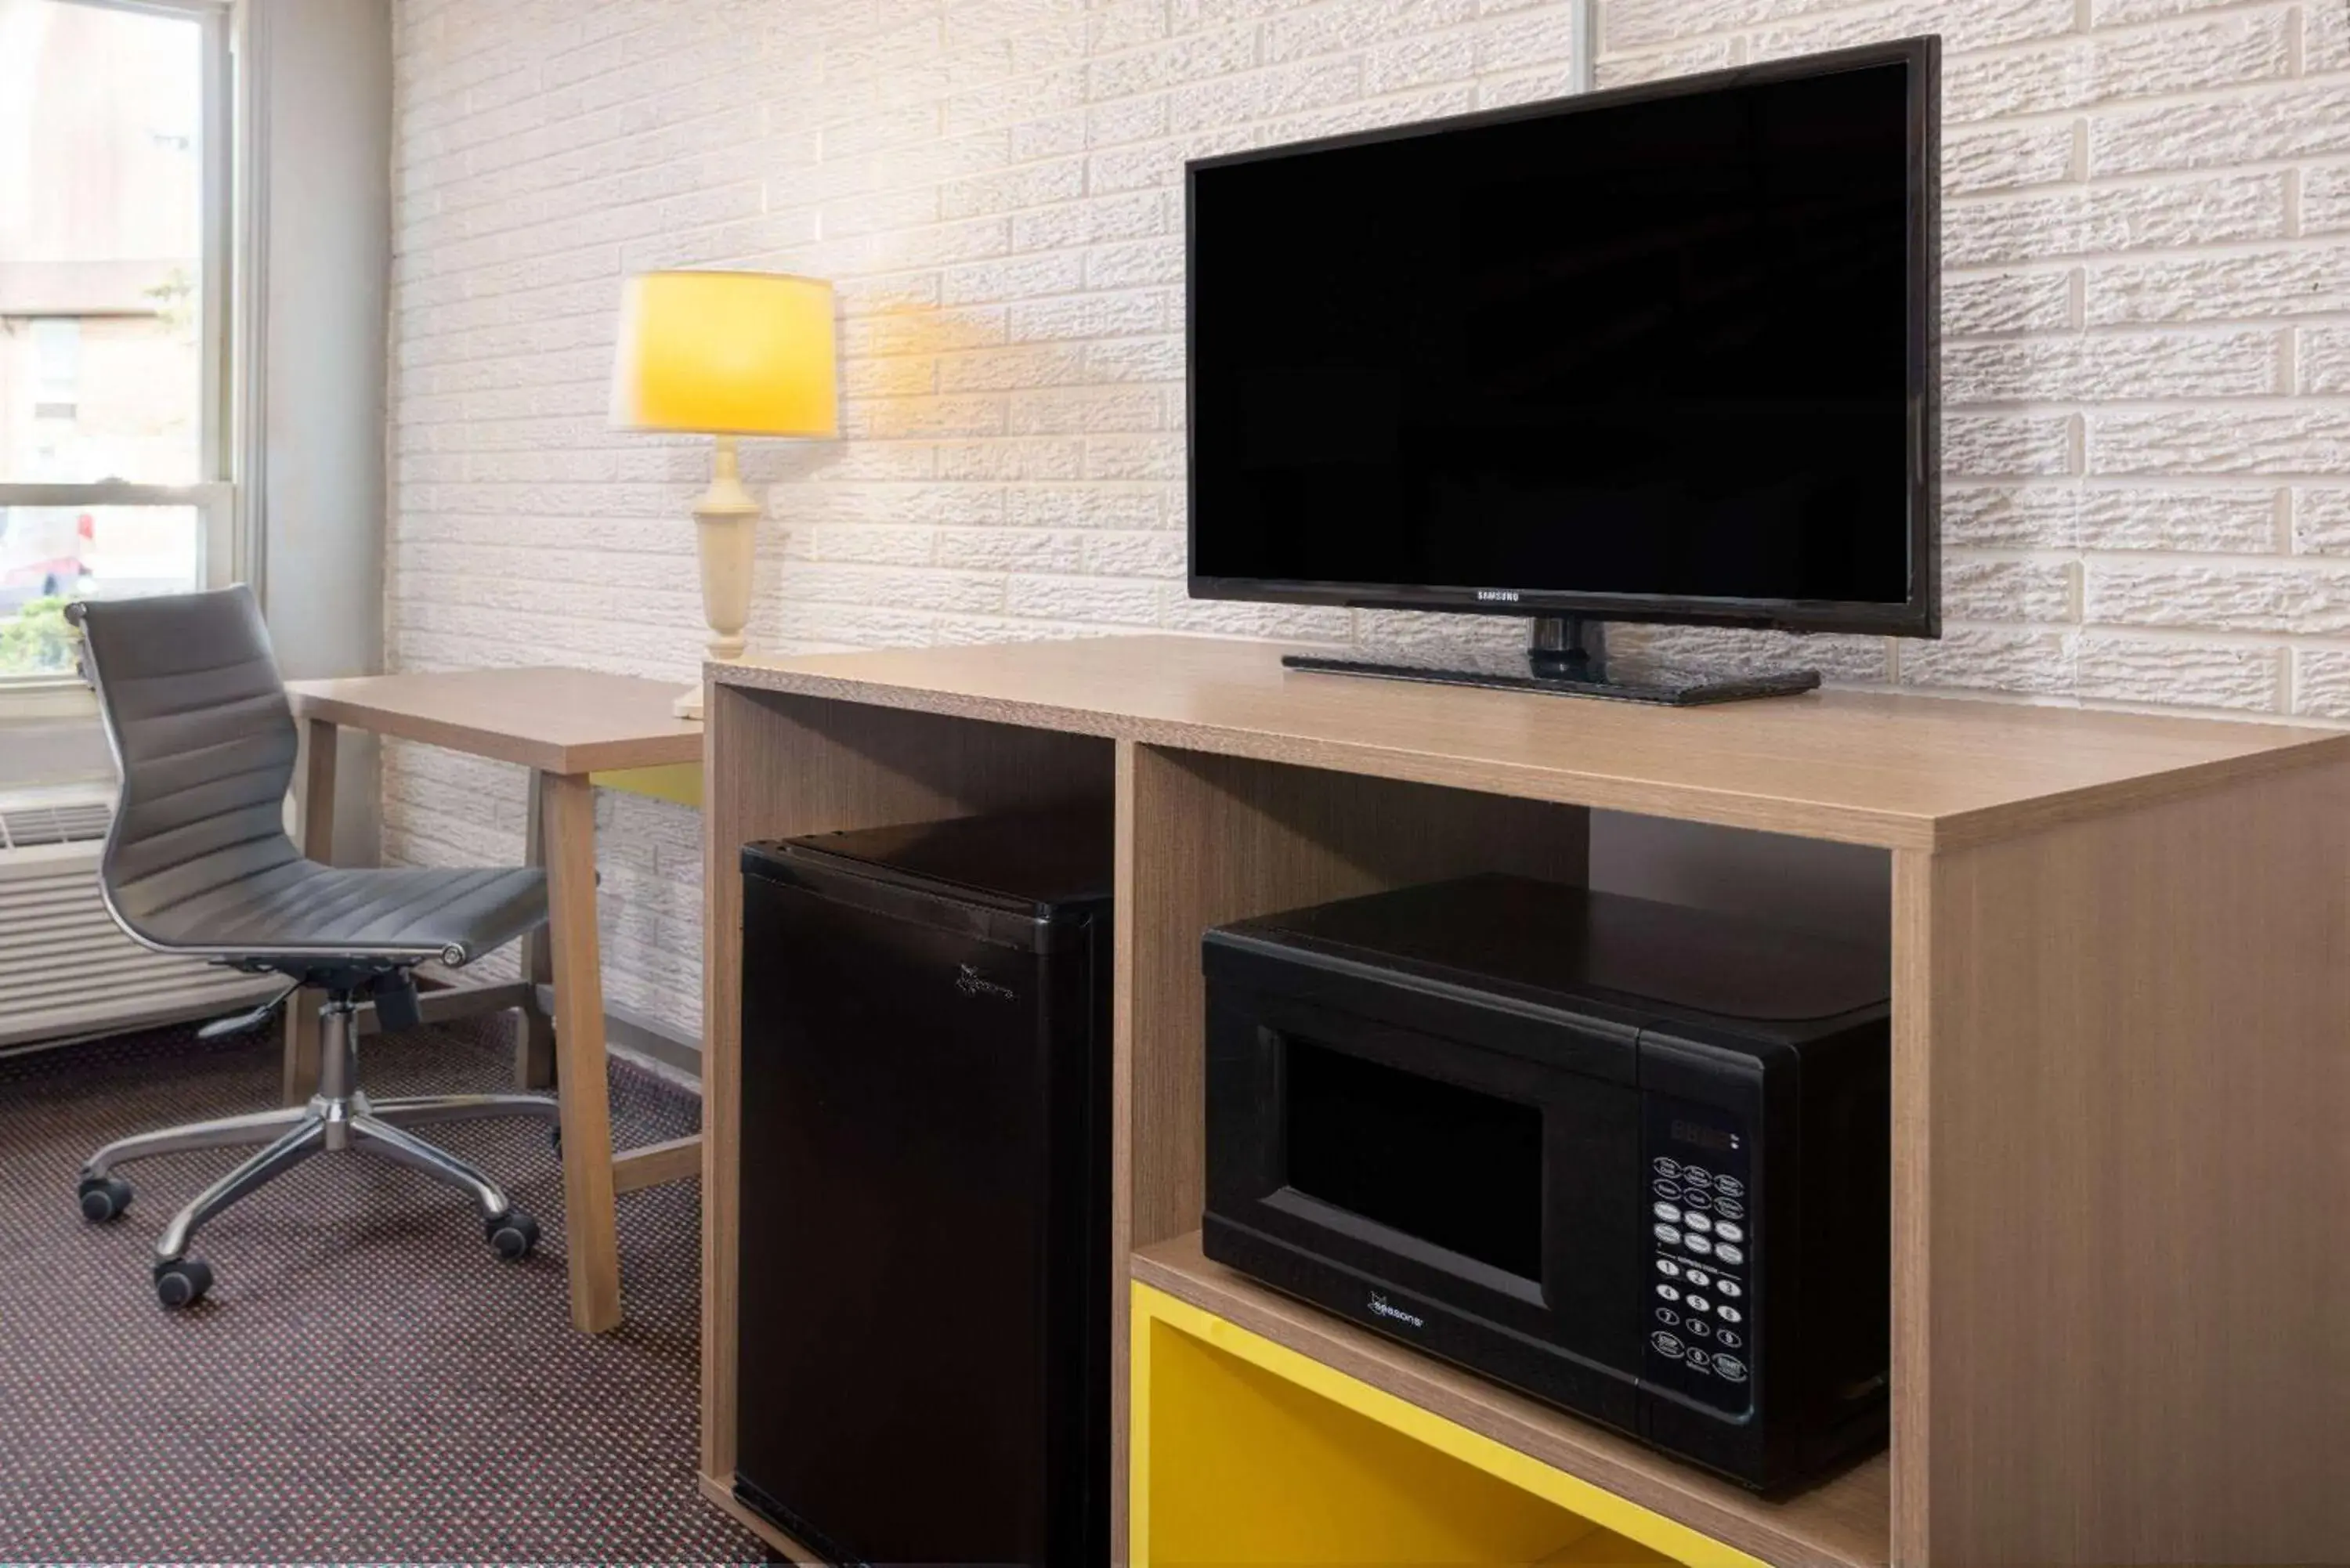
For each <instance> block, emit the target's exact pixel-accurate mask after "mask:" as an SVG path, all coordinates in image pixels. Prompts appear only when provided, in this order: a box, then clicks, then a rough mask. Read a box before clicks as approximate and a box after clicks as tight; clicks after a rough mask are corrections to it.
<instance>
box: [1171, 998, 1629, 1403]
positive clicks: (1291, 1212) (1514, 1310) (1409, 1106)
mask: <svg viewBox="0 0 2350 1568" xmlns="http://www.w3.org/2000/svg"><path fill="white" fill-rule="evenodd" d="M1250 1000H1251V1003H1252V1004H1251V1005H1249V1006H1247V1007H1245V1008H1240V1007H1235V1008H1231V1009H1227V1010H1220V1011H1221V1013H1222V1015H1221V1017H1220V1016H1219V1015H1218V1012H1211V1031H1210V1033H1211V1046H1210V1049H1211V1071H1210V1086H1211V1096H1210V1099H1211V1103H1210V1135H1209V1136H1210V1142H1211V1202H1210V1208H1211V1212H1212V1213H1213V1214H1215V1215H1217V1216H1220V1217H1222V1218H1223V1219H1226V1220H1234V1221H1238V1222H1240V1223H1243V1224H1245V1225H1247V1226H1249V1227H1250V1228H1251V1229H1253V1230H1255V1231H1260V1232H1262V1233H1263V1235H1264V1236H1265V1237H1266V1238H1267V1239H1268V1240H1270V1241H1278V1242H1281V1243H1284V1244H1286V1246H1287V1247H1288V1248H1291V1249H1295V1250H1297V1251H1301V1252H1303V1253H1305V1254H1310V1255H1311V1256H1313V1257H1315V1258H1317V1259H1321V1260H1325V1261H1326V1262H1331V1263H1336V1264H1339V1265H1341V1266H1343V1267H1345V1268H1346V1269H1347V1270H1348V1271H1349V1272H1352V1273H1353V1274H1355V1275H1356V1276H1357V1277H1358V1278H1359V1279H1360V1280H1361V1281H1362V1282H1364V1289H1365V1296H1364V1302H1363V1303H1361V1304H1362V1306H1363V1307H1364V1309H1365V1310H1367V1311H1369V1312H1371V1313H1373V1314H1379V1307H1378V1304H1376V1303H1372V1302H1371V1299H1370V1296H1369V1295H1368V1293H1367V1292H1368V1291H1369V1289H1370V1286H1371V1282H1377V1283H1378V1286H1379V1287H1381V1288H1382V1289H1388V1288H1392V1290H1393V1291H1395V1292H1400V1293H1402V1294H1403V1295H1408V1296H1409V1297H1412V1298H1417V1299H1419V1300H1422V1301H1427V1302H1440V1303H1444V1304H1445V1305H1446V1306H1447V1307H1449V1308H1451V1309H1453V1310H1454V1311H1456V1312H1459V1313H1462V1314H1469V1315H1471V1316H1473V1317H1474V1318H1475V1319H1477V1320H1478V1321H1481V1322H1483V1323H1486V1324H1492V1325H1493V1326H1495V1327H1498V1328H1501V1329H1503V1330H1506V1331H1507V1332H1509V1333H1511V1334H1514V1335H1519V1336H1523V1337H1524V1338H1526V1339H1528V1340H1530V1341H1533V1342H1537V1343H1540V1344H1542V1345H1549V1346H1555V1347H1556V1348H1557V1349H1558V1350H1559V1351H1560V1352H1563V1353H1565V1354H1566V1355H1571V1356H1572V1357H1574V1358H1575V1360H1576V1361H1578V1362H1583V1363H1586V1364H1590V1365H1591V1366H1593V1367H1594V1368H1595V1369H1605V1370H1606V1371H1607V1372H1610V1373H1613V1374H1615V1375H1617V1376H1620V1377H1621V1378H1623V1379H1624V1380H1625V1381H1626V1384H1627V1386H1629V1384H1630V1382H1631V1381H1632V1380H1634V1379H1637V1378H1638V1375H1639V1369H1640V1364H1641V1349H1642V1345H1643V1342H1644V1336H1643V1331H1644V1328H1645V1324H1644V1322H1643V1321H1642V1320H1641V1319H1640V1318H1639V1315H1638V1314H1639V1313H1640V1311H1641V1310H1642V1307H1643V1305H1644V1301H1643V1296H1644V1293H1645V1281H1644V1280H1643V1279H1641V1278H1640V1277H1639V1273H1638V1272H1639V1270H1640V1269H1641V1268H1642V1267H1644V1261H1643V1259H1642V1258H1641V1256H1640V1253H1639V1238H1640V1237H1641V1236H1642V1235H1643V1234H1645V1215H1646V1189H1645V1184H1644V1183H1643V1182H1642V1180H1641V1177H1640V1168H1639V1158H1640V1147H1639V1146H1640V1116H1639V1100H1638V1092H1637V1090H1636V1089H1635V1088H1634V1087H1633V1086H1632V1085H1630V1084H1628V1083H1615V1082H1610V1081H1607V1079H1605V1078H1602V1077H1598V1076H1594V1075H1585V1074H1579V1073H1575V1072H1571V1071H1567V1070H1565V1069H1563V1068H1561V1067H1560V1066H1559V1065H1557V1064H1556V1063H1555V1062H1554V1061H1546V1060H1539V1059H1534V1058H1531V1057H1528V1056H1525V1055H1521V1054H1514V1053H1512V1052H1509V1051H1505V1050H1496V1049H1492V1048H1490V1047H1487V1046H1484V1045H1480V1044H1475V1043H1473V1042H1472V1041H1471V1040H1469V1039H1464V1038H1459V1037H1443V1036H1436V1035H1430V1034H1422V1033H1416V1032H1413V1031H1409V1030H1401V1029H1396V1028H1393V1027H1390V1026H1387V1025H1382V1024H1378V1023H1372V1022H1369V1021H1367V1020H1364V1019H1361V1018H1358V1017H1355V1016H1352V1015H1350V1014H1347V1013H1345V1012H1338V1011H1336V1010H1334V1009H1321V1008H1305V1007H1299V1006H1297V1005H1295V1003H1290V1002H1284V1001H1282V1000H1277V999H1272V998H1265V997H1262V996H1259V997H1254V998H1252V999H1250ZM1601 1059H1603V1060H1604V1059H1605V1058H1604V1057H1602V1058H1601ZM1220 1085H1221V1092H1220ZM1396 1299H1397V1300H1400V1299H1401V1298H1400V1297H1397V1298H1396ZM1388 1305H1389V1306H1390V1308H1392V1309H1394V1310H1395V1311H1404V1310H1405V1309H1402V1308H1399V1307H1397V1306H1396V1304H1395V1301H1394V1300H1390V1301H1389V1302H1388ZM1379 1315H1382V1316H1384V1317H1386V1318H1387V1322H1386V1324H1383V1326H1387V1327H1388V1328H1389V1329H1390V1332H1398V1333H1399V1334H1408V1333H1409V1330H1410V1326H1411V1325H1410V1324H1409V1321H1407V1319H1403V1318H1397V1317H1395V1316H1393V1315H1391V1314H1379ZM1411 1315H1424V1314H1408V1316H1411Z"/></svg>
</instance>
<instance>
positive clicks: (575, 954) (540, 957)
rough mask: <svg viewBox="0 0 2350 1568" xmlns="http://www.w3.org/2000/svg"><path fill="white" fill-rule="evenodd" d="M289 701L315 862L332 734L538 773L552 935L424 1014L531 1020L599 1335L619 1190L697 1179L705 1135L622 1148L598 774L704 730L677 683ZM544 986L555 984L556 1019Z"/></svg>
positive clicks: (550, 677)
mask: <svg viewBox="0 0 2350 1568" xmlns="http://www.w3.org/2000/svg"><path fill="white" fill-rule="evenodd" d="M288 690H289V691H290V692H291V693H292V696H293V701H294V713H295V717H296V720H298V721H299V722H300V723H301V724H302V727H303V731H304V737H303V738H304V741H305V742H306V745H307V752H306V756H307V762H306V763H305V766H304V770H303V777H302V788H301V798H302V803H303V806H302V847H303V851H304V853H305V854H307V855H308V856H310V857H311V858H313V859H316V860H326V859H328V857H329V856H330V855H331V853H332V848H333V843H334V834H333V825H332V822H331V820H330V817H331V809H332V807H331V803H332V802H333V800H334V798H335V736H336V733H337V731H338V727H346V726H347V727H348V728H351V729H355V730H368V731H372V732H375V733H376V734H379V735H390V736H394V737H397V738H398V739H400V740H405V741H421V742H425V743H426V744H428V745H434V746H445V747H447V748H449V749H450V750H452V751H457V752H464V753H469V754H471V755H473V756H477V757H490V758H494V759H495V760H497V761H499V762H505V763H516V764H518V765H519V766H522V767H525V768H527V769H529V770H530V797H529V808H528V817H527V820H528V823H529V827H528V833H527V836H528V843H527V844H526V845H525V846H524V847H525V857H526V859H527V863H528V864H530V865H533V866H541V865H543V866H545V867H546V884H547V887H546V892H547V910H548V919H547V923H546V928H545V929H544V930H542V931H535V932H533V933H531V934H530V935H529V936H527V937H525V938H524V939H523V953H522V959H523V976H524V978H523V981H522V983H520V984H519V985H516V986H511V987H489V988H486V989H484V990H482V991H480V992H475V993H473V994H472V995H470V996H469V995H468V994H467V993H466V992H464V991H463V990H461V991H459V992H455V993H453V994H452V993H433V992H428V993H427V996H426V1010H427V1016H428V1017H445V1016H451V1015H455V1014H458V1013H461V1012H465V1011H478V1010H479V1009H480V1008H481V1007H482V1006H483V1005H485V1004H486V1005H497V1006H515V1007H519V1008H520V1009H521V1012H522V1018H523V1024H522V1041H521V1044H520V1047H519V1049H518V1050H517V1053H516V1063H515V1079H516V1082H517V1083H518V1084H519V1085H521V1086H523V1087H525V1088H537V1087H544V1086H545V1085H546V1084H547V1083H548V1082H549V1080H550V1078H552V1080H553V1081H554V1083H555V1085H556V1095H557V1097H558V1098H560V1099H561V1101H562V1104H563V1204H564V1237H565V1249H566V1251H567V1253H568V1255H569V1259H570V1265H571V1320H572V1322H573V1323H575V1324H577V1325H578V1326H579V1328H580V1329H581V1330H582V1331H583V1332H586V1333H589V1334H600V1333H602V1332H603V1331H604V1330H606V1329H608V1328H611V1327H613V1326H614V1325H616V1324H619V1321H620V1317H621V1308H620V1263H619V1248H618V1243H617V1241H616V1240H615V1237H614V1230H613V1210H612V1204H613V1198H614V1196H615V1194H616V1193H619V1192H627V1191H630V1190H633V1189H636V1188H639V1187H647V1186H651V1185H653V1184H655V1183H657V1182H662V1181H675V1180H680V1179H684V1178H687V1177H690V1176H693V1175H696V1174H698V1173H699V1148H698V1146H699V1143H700V1140H699V1139H698V1138H684V1139H679V1140H677V1141H675V1142H672V1143H667V1144H658V1145H654V1146H652V1147H649V1148H642V1149H632V1150H630V1151H629V1152H628V1153H625V1154H621V1155H619V1156H617V1157H616V1156H615V1155H614V1154H613V1152H612V1125H611V1108H610V1106H609V1105H608V1096H607V1093H606V1088H605V1068H604V985H603V976H602V971H601V960H600V959H599V957H598V945H597V934H596V798H595V790H594V787H593V785H592V784H590V783H589V780H588V775H589V774H593V773H598V772H602V771H605V770H609V769H620V768H643V767H661V766H668V765H673V764H679V763H694V762H698V761H699V760H700V759H701V756H702V726H701V725H700V724H698V723H693V722H689V721H684V720H680V719H677V718H674V717H672V716H671V712H670V705H671V703H672V702H674V701H676V699H677V688H676V687H675V686H674V685H672V684H671V683H669V682H667V681H660V680H637V679H634V678H632V677H629V676H625V675H604V674H599V673H598V672H596V671H594V670H460V671H455V672H452V673H448V674H420V675H370V676H361V677H357V678H353V679H348V680H296V681H293V682H290V683H289V684H288ZM315 803H326V804H327V805H328V809H327V810H318V809H315V808H314V805H315ZM542 984H551V986H552V995H553V1010H552V1012H553V1016H552V1019H551V1020H550V1018H549V1015H548V1010H547V1008H546V1005H544V1002H543V999H542V997H541V994H540V989H539V988H540V986H541V985H542ZM309 1001H310V999H308V998H304V999H301V1002H300V1004H297V1005H296V1006H295V1007H293V1008H290V1009H289V1010H288V1011H287V1012H286V1099H287V1100H288V1101H289V1102H292V1101H296V1100H299V1099H301V1098H302V1097H304V1096H307V1095H308V1094H309V1093H310V1089H311V1086H312V1085H314V1084H315V1083H316V1081H317V1074H318V1038H317V1008H316V1007H315V1006H314V1005H309V1004H308V1002H309ZM550 1023H551V1024H552V1027H551V1028H550ZM550 1035H551V1036H552V1038H550ZM558 1054H559V1057H560V1062H559V1070H558V1062H557V1056H558Z"/></svg>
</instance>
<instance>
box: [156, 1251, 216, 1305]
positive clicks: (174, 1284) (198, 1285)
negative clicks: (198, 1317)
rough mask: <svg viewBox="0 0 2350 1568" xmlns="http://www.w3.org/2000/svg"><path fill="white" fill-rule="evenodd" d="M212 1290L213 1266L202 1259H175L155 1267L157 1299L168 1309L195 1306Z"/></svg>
mask: <svg viewBox="0 0 2350 1568" xmlns="http://www.w3.org/2000/svg"><path fill="white" fill-rule="evenodd" d="M212 1288H213V1270H212V1265H211V1264H209V1263H207V1262H204V1261H203V1259H202V1258H175V1259H173V1260H172V1262H168V1263H158V1264H156V1265H155V1297H156V1299H157V1300H158V1301H161V1303H163V1304H164V1305H165V1306H167V1307H184V1306H193V1305H195V1304H196V1303H198V1302H200V1301H202V1300H203V1299H204V1293H205V1292H206V1291H208V1290H210V1289H212Z"/></svg>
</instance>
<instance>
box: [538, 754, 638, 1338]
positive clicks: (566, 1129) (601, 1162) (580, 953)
mask: <svg viewBox="0 0 2350 1568" xmlns="http://www.w3.org/2000/svg"><path fill="white" fill-rule="evenodd" d="M541 799H542V803H543V808H544V810H545V813H546V816H545V821H544V823H543V824H542V826H541V829H540V831H541V832H542V833H543V834H544V835H545V836H546V879H547V888H546V894H547V911H548V919H547V934H548V937H549V939H550V942H551V945H552V947H553V949H554V960H555V1046H556V1054H557V1056H558V1058H559V1060H560V1064H559V1066H558V1068H557V1070H556V1095H557V1096H558V1097H559V1099H560V1100H561V1103H562V1106H563V1230H564V1237H565V1240H566V1242H567V1248H568V1251H569V1252H570V1254H571V1321H572V1323H573V1324H575V1325H576V1326H577V1328H578V1329H579V1330H580V1332H582V1333H583V1334H601V1333H603V1332H604V1331H605V1330H606V1329H608V1328H612V1327H615V1326H617V1325H618V1324H619V1321H620V1258H619V1241H618V1239H617V1238H616V1236H615V1234H614V1226H613V1212H612V1198H613V1189H612V1111H611V1106H610V1103H609V1099H608V1093H607V1090H606V1088H605V1071H604V986H603V979H602V960H601V959H600V957H599V956H598V951H597V940H596V790H595V786H594V785H592V784H589V783H588V782H587V775H586V774H546V775H545V786H544V791H543V794H542V796H541Z"/></svg>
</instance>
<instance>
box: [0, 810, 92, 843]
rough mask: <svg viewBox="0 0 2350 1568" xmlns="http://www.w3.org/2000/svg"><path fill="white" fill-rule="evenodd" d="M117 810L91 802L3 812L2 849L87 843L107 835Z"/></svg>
mask: <svg viewBox="0 0 2350 1568" xmlns="http://www.w3.org/2000/svg"><path fill="white" fill-rule="evenodd" d="M113 815H114V808H113V807H112V806H109V805H103V804H101V803H97V802H92V803H88V804H86V805H17V806H10V807H7V808H5V810H0V849H29V848H31V847H32V846H34V845H36V844H88V843H90V842H93V841H94V840H97V839H100V838H103V837H105V836H106V825H107V823H108V822H109V821H110V820H111V819H112V817H113Z"/></svg>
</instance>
